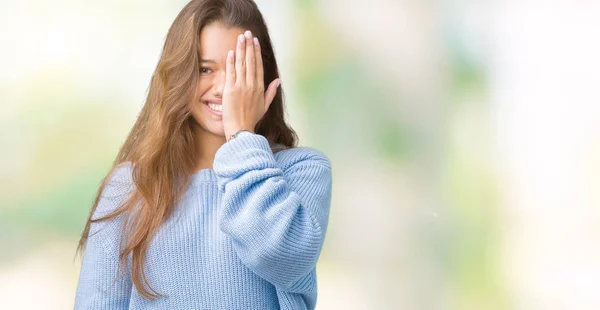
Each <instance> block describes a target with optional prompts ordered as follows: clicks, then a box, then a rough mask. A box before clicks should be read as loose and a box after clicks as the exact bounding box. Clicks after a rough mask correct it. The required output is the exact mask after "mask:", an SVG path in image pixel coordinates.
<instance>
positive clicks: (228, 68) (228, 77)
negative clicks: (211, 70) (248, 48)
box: [225, 50, 236, 85]
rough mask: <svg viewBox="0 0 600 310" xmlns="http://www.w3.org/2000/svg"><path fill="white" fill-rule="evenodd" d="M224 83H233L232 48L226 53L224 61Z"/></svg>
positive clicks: (233, 62)
mask: <svg viewBox="0 0 600 310" xmlns="http://www.w3.org/2000/svg"><path fill="white" fill-rule="evenodd" d="M225 72H226V73H225V84H226V85H234V84H235V76H236V74H235V57H234V53H233V50H230V51H229V52H228V53H227V60H226V61H225Z"/></svg>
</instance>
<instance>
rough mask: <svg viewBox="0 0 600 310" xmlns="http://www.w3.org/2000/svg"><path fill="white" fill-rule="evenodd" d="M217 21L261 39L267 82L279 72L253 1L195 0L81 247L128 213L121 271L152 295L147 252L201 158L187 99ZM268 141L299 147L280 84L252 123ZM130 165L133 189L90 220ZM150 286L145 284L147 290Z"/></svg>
mask: <svg viewBox="0 0 600 310" xmlns="http://www.w3.org/2000/svg"><path fill="white" fill-rule="evenodd" d="M214 22H220V23H223V24H224V25H225V26H227V27H239V28H241V29H243V30H246V29H248V30H250V31H252V34H253V35H254V36H255V37H257V38H258V40H259V41H260V44H261V51H262V55H261V56H262V58H263V66H264V83H265V85H269V83H270V82H271V81H273V80H274V79H276V78H278V77H279V70H278V67H277V62H276V61H275V55H274V51H273V47H272V44H271V40H270V38H269V33H268V29H267V26H266V24H265V21H264V19H263V17H262V14H261V13H260V11H259V10H258V7H257V6H256V3H254V1H252V0H192V1H190V2H189V3H188V4H187V5H186V6H185V7H184V8H183V9H182V10H181V12H180V13H179V14H178V15H177V17H176V18H175V20H174V21H173V24H172V25H171V27H170V28H169V32H168V34H167V37H166V40H165V43H164V47H163V50H162V54H161V56H160V59H159V61H158V64H157V66H156V70H155V71H154V73H153V75H152V79H151V82H150V87H149V91H148V96H147V98H146V102H145V104H144V106H143V108H142V110H141V112H140V114H139V115H138V117H137V120H136V122H135V124H134V126H133V128H132V129H131V131H130V132H129V135H128V136H127V139H126V140H125V142H124V144H123V145H122V147H121V149H120V150H119V153H118V155H117V158H116V159H115V160H114V162H113V164H112V168H111V169H110V171H109V173H108V174H107V176H105V177H104V179H103V180H102V183H101V184H100V187H99V189H98V192H97V194H96V198H95V201H94V204H93V206H92V209H91V211H90V214H89V216H88V219H87V223H86V225H85V228H84V230H83V233H82V235H81V239H80V240H79V244H78V247H77V251H79V252H80V253H83V249H84V248H85V244H86V241H87V239H88V236H89V233H90V225H91V224H92V223H94V222H99V221H105V220H109V219H112V218H114V217H116V216H119V215H121V214H123V215H124V216H126V218H127V220H126V221H124V225H123V229H122V235H121V247H120V252H119V270H122V268H123V266H125V265H126V264H128V259H129V258H130V259H131V278H132V282H133V284H134V285H135V288H136V289H137V290H138V292H139V293H140V294H141V295H142V296H144V297H145V298H148V299H153V298H155V297H158V296H162V294H160V293H158V292H156V291H155V290H154V289H152V287H151V286H150V283H148V280H147V279H146V276H145V271H144V267H143V266H144V261H145V254H146V252H147V250H148V246H149V244H150V241H151V239H152V237H153V236H154V234H155V233H156V232H157V230H158V228H159V227H160V225H162V224H163V223H164V222H165V221H166V220H167V219H168V218H169V216H170V215H171V214H172V212H173V210H174V208H175V206H176V205H177V202H178V200H179V199H180V197H181V195H182V194H183V192H184V191H185V189H186V187H187V186H188V185H189V182H190V179H191V176H192V174H193V169H194V168H195V164H196V163H197V155H196V154H198V150H197V149H196V144H195V143H194V131H193V130H192V129H193V126H195V124H194V122H195V121H194V119H193V117H192V115H191V113H190V110H189V107H188V103H189V102H190V100H194V99H195V98H194V96H195V91H194V90H195V87H196V85H197V82H198V79H199V60H200V59H201V58H200V55H199V53H200V49H199V47H200V33H201V31H202V29H203V28H204V27H205V26H207V25H209V24H211V23H214ZM254 130H255V132H256V133H257V134H260V135H262V136H264V137H265V138H266V139H267V140H268V141H269V144H270V145H271V147H276V146H283V147H284V148H292V147H296V144H297V139H298V137H297V135H296V133H295V131H294V130H293V129H291V128H290V127H289V126H288V125H287V124H286V122H285V119H284V102H283V90H282V89H281V87H280V88H278V91H277V94H276V96H275V98H274V99H273V102H272V103H271V105H270V106H269V109H268V111H267V112H266V113H265V115H264V116H263V118H262V119H261V120H260V121H259V122H258V123H257V124H256V127H255V128H254ZM128 162H129V163H132V164H133V165H132V172H131V173H132V180H133V183H134V184H135V187H133V192H132V193H131V195H130V196H129V198H128V199H126V201H124V203H123V204H122V205H120V206H118V207H117V208H116V209H115V210H114V211H112V212H111V213H110V214H108V215H106V216H103V217H100V218H97V219H93V218H92V216H93V215H94V212H95V210H96V208H97V206H98V202H99V200H100V198H101V196H102V193H103V191H104V189H105V187H106V185H107V183H109V181H110V180H109V179H110V178H109V176H110V175H111V174H112V172H113V171H114V170H115V169H116V168H118V166H120V165H121V164H124V163H128ZM146 287H147V288H148V289H146Z"/></svg>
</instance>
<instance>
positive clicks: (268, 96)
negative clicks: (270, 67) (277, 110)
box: [265, 78, 281, 111]
mask: <svg viewBox="0 0 600 310" xmlns="http://www.w3.org/2000/svg"><path fill="white" fill-rule="evenodd" d="M280 82H281V79H279V78H277V79H274V80H273V82H271V84H269V87H267V91H265V111H266V110H268V109H269V107H270V106H271V103H273V99H275V95H277V88H278V87H279V84H280Z"/></svg>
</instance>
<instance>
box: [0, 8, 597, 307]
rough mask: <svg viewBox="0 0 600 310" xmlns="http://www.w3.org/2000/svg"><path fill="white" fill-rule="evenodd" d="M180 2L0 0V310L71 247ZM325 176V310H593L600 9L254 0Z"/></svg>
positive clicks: (70, 292)
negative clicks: (328, 196)
mask: <svg viewBox="0 0 600 310" xmlns="http://www.w3.org/2000/svg"><path fill="white" fill-rule="evenodd" d="M186 2H187V1H183V0H181V1H180V0H177V1H175V0H169V1H166V0H153V1H147V0H146V1H141V0H135V1H134V0H131V1H121V0H105V1H92V2H90V1H75V0H54V1H42V0H21V1H17V0H14V1H9V0H0V104H1V106H0V147H1V152H0V172H1V173H0V309H70V308H72V307H73V301H74V296H75V289H76V286H77V280H78V275H79V267H80V260H79V258H78V257H77V256H75V248H76V242H77V240H78V237H79V234H80V233H81V230H82V229H83V226H84V223H85V220H86V216H87V214H88V212H89V209H90V207H91V204H92V202H93V198H94V194H95V193H96V190H97V187H98V185H99V183H100V180H101V179H102V177H103V176H104V175H105V174H106V173H107V172H108V169H109V167H110V164H111V162H112V160H113V159H114V157H115V156H116V154H117V151H118V148H119V146H120V144H121V143H123V142H124V139H125V137H126V135H127V133H128V130H129V129H130V128H131V126H132V125H133V123H134V121H135V118H136V116H137V113H138V112H139V110H140V109H141V107H142V105H143V102H144V99H145V95H146V91H147V87H148V84H149V81H150V76H151V74H152V72H153V70H154V67H155V65H156V62H157V60H158V57H159V54H160V51H161V48H162V44H163V42H164V38H165V36H166V33H167V30H168V28H169V26H170V24H171V22H172V21H173V19H174V18H175V16H176V14H177V13H178V12H179V10H180V9H181V8H182V7H183V6H184V5H185V3H186ZM257 3H258V5H259V7H260V8H261V10H262V12H263V14H264V16H265V18H266V20H267V23H268V26H269V28H270V30H271V35H272V38H273V41H274V45H275V50H276V53H277V57H278V61H279V64H280V68H281V71H282V72H281V74H282V85H283V88H284V89H285V90H286V92H287V107H288V116H289V119H288V121H289V123H290V124H291V125H292V127H293V128H295V129H296V130H297V132H298V133H299V135H300V145H301V146H311V147H315V148H317V149H320V150H321V151H323V152H324V153H325V154H327V155H328V156H329V157H330V159H331V161H332V164H333V174H334V183H333V185H334V189H333V191H334V192H333V198H332V209H331V216H330V226H329V231H328V235H327V239H326V244H325V247H324V249H323V253H322V256H321V259H320V261H319V264H318V275H319V282H318V285H319V300H318V304H317V308H318V309H320V310H322V309H460V310H462V309H467V310H469V309H491V310H495V309H540V310H552V309H600V294H598V287H600V243H599V242H600V208H599V207H600V188H599V186H600V93H599V92H598V90H599V89H600V39H599V38H600V35H598V31H599V29H600V18H598V17H599V16H600V4H599V3H598V2H597V1H584V0H579V1H573V0H571V1H566V0H563V1H542V0H527V1H512V0H505V1H501V0H489V1H481V0H480V1H476V0H452V1H450V0H438V1H418V0H369V1H358V0H318V1H317V0H258V1H257Z"/></svg>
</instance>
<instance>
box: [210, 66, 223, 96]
mask: <svg viewBox="0 0 600 310" xmlns="http://www.w3.org/2000/svg"><path fill="white" fill-rule="evenodd" d="M224 88H225V72H223V71H219V72H217V74H215V79H214V80H213V86H212V90H211V91H212V94H213V96H215V97H223V89H224Z"/></svg>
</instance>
